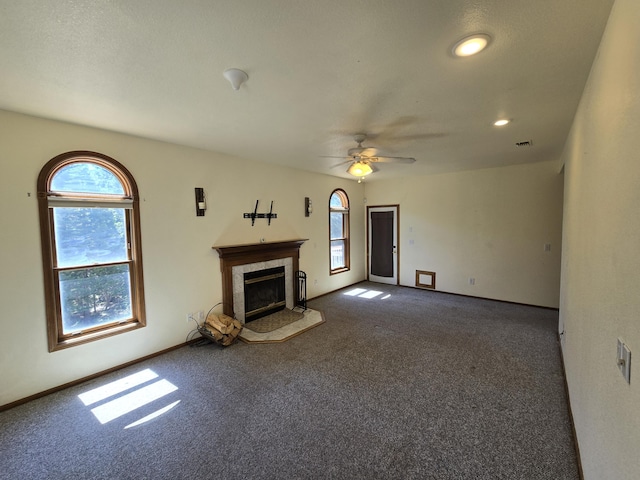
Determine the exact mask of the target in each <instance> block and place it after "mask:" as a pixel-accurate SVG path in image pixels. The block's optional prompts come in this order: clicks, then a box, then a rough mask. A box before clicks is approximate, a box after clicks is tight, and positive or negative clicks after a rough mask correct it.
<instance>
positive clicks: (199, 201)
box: [196, 187, 207, 217]
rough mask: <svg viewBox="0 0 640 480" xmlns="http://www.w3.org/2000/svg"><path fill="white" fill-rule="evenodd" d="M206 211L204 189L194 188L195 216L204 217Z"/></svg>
mask: <svg viewBox="0 0 640 480" xmlns="http://www.w3.org/2000/svg"><path fill="white" fill-rule="evenodd" d="M206 209H207V202H206V201H205V199H204V188H200V187H196V215H197V216H198V217H204V212H205V210H206Z"/></svg>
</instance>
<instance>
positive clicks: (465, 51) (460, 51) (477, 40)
mask: <svg viewBox="0 0 640 480" xmlns="http://www.w3.org/2000/svg"><path fill="white" fill-rule="evenodd" d="M490 40H491V37H490V36H489V35H487V34H486V33H478V34H476V35H471V36H469V37H465V38H463V39H462V40H460V41H459V42H458V43H456V44H455V45H454V46H453V54H454V55H455V56H456V57H468V56H470V55H475V54H476V53H478V52H481V51H482V50H484V49H485V48H486V47H487V45H489V41H490Z"/></svg>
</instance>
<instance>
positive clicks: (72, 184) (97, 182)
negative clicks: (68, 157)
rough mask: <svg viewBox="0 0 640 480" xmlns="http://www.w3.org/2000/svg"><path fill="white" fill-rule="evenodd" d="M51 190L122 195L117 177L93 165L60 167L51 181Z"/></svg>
mask: <svg viewBox="0 0 640 480" xmlns="http://www.w3.org/2000/svg"><path fill="white" fill-rule="evenodd" d="M51 190H52V191H54V192H76V193H99V194H105V193H106V194H115V195H124V188H123V187H122V183H120V180H118V177H116V176H115V175H114V174H113V173H111V172H110V171H109V170H107V169H106V168H104V167H101V166H100V165H96V164H95V163H72V164H70V165H67V166H65V167H62V168H61V169H60V170H58V172H57V173H56V174H55V175H54V176H53V178H52V179H51Z"/></svg>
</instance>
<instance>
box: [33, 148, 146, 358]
mask: <svg viewBox="0 0 640 480" xmlns="http://www.w3.org/2000/svg"><path fill="white" fill-rule="evenodd" d="M38 198H39V206H40V218H41V231H42V248H43V262H44V271H45V288H46V290H47V296H46V299H47V325H48V332H49V349H50V350H51V351H53V350H57V349H59V348H65V347H68V346H72V345H75V344H78V343H82V342H85V341H90V340H95V339H98V338H102V337H104V336H107V335H113V334H115V333H121V332H124V331H127V330H130V329H131V328H137V327H140V326H144V324H145V320H144V300H143V299H144V294H143V289H142V253H141V250H140V231H139V223H140V222H139V212H138V195H137V187H136V185H135V181H134V179H133V177H132V176H131V174H130V173H129V172H128V171H127V170H126V169H125V168H124V167H123V166H122V165H120V164H119V163H118V162H116V161H115V160H113V159H111V158H109V157H107V156H105V155H101V154H97V153H92V152H70V153H67V154H63V155H60V156H58V157H56V158H54V159H53V160H51V161H50V162H49V163H47V165H45V167H44V168H43V169H42V171H41V173H40V177H39V178H38Z"/></svg>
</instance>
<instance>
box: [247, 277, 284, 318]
mask: <svg viewBox="0 0 640 480" xmlns="http://www.w3.org/2000/svg"><path fill="white" fill-rule="evenodd" d="M285 283H286V282H285V272H284V267H274V268H267V269H265V270H258V271H256V272H247V273H245V274H244V321H245V323H246V322H250V321H252V320H257V319H258V318H261V317H264V316H266V315H269V314H271V313H274V312H277V311H279V310H282V309H283V308H284V307H285V306H286V304H287V294H286V285H285Z"/></svg>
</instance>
